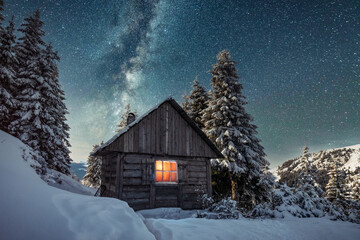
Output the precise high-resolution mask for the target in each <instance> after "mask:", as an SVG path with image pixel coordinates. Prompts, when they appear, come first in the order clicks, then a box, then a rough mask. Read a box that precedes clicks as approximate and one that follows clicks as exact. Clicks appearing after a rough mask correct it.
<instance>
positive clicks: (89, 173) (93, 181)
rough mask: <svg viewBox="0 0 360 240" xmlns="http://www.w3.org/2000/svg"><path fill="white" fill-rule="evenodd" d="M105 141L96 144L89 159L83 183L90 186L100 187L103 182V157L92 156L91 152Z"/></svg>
mask: <svg viewBox="0 0 360 240" xmlns="http://www.w3.org/2000/svg"><path fill="white" fill-rule="evenodd" d="M103 144H104V143H103V142H101V143H100V145H98V144H95V145H94V146H93V149H92V151H91V152H90V155H89V157H88V160H87V164H88V167H87V170H86V174H85V176H84V179H83V184H84V185H85V186H88V187H94V188H99V187H100V184H101V157H99V156H91V154H92V153H93V152H94V151H95V150H96V149H97V148H99V147H100V146H101V145H103Z"/></svg>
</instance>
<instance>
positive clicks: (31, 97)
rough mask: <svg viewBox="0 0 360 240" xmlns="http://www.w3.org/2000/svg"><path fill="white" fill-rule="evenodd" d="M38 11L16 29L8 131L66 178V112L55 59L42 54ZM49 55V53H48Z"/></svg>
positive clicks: (45, 53)
mask: <svg viewBox="0 0 360 240" xmlns="http://www.w3.org/2000/svg"><path fill="white" fill-rule="evenodd" d="M42 25H43V22H42V21H41V20H40V11H39V10H37V11H36V12H35V13H34V15H33V16H30V17H28V18H25V23H23V24H22V25H21V26H22V28H20V29H19V31H20V32H22V33H23V34H24V35H23V37H21V38H20V39H19V40H20V42H18V43H17V44H16V46H15V48H16V54H17V58H18V67H17V81H16V96H15V98H16V100H17V101H18V103H19V104H18V107H17V108H16V110H15V111H14V120H13V121H12V123H11V124H10V128H11V131H13V133H14V135H15V136H17V137H18V138H19V139H20V140H21V141H23V142H24V143H26V144H27V145H29V146H30V147H32V148H33V149H34V151H35V152H36V153H37V154H39V155H40V156H42V157H43V158H44V159H45V161H46V162H47V164H46V165H47V167H49V168H52V169H55V170H57V171H60V172H62V173H65V174H70V171H69V168H70V167H69V163H70V158H69V150H68V149H67V146H69V144H68V141H67V138H68V137H69V135H68V133H67V131H68V130H69V127H68V126H67V125H66V124H65V123H64V121H65V113H66V108H65V105H64V104H63V102H62V101H63V100H64V99H63V92H62V91H61V89H60V87H59V88H56V87H55V88H54V86H56V85H57V84H58V82H57V81H58V80H57V77H58V75H57V74H58V73H57V68H56V63H55V62H56V60H58V59H57V56H55V55H54V54H53V53H51V48H47V49H46V50H44V46H45V43H44V41H43V40H42V36H44V32H43V30H42V29H41V28H42ZM49 51H50V52H49Z"/></svg>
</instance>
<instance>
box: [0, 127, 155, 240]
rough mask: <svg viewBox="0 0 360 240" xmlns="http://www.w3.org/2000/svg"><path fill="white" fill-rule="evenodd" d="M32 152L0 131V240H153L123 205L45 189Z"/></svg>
mask: <svg viewBox="0 0 360 240" xmlns="http://www.w3.org/2000/svg"><path fill="white" fill-rule="evenodd" d="M31 152H32V151H31V149H30V148H29V147H27V146H26V145H24V144H23V143H22V142H21V141H20V140H18V139H16V138H14V137H12V136H10V135H8V134H6V133H4V132H3V131H0V191H1V197H0V213H1V214H0V239H7V240H10V239H61V240H63V239H67V240H70V239H87V240H91V239H144V240H145V239H155V238H154V236H153V235H152V234H151V233H150V232H149V231H148V229H147V228H146V226H145V225H144V223H143V221H142V220H141V219H140V218H139V217H138V215H137V214H136V213H135V212H134V211H133V210H132V209H131V208H130V207H129V206H128V205H127V203H125V202H123V201H119V200H116V199H111V198H96V197H91V196H85V195H80V194H76V193H70V192H67V191H64V190H61V189H58V188H54V187H51V186H49V185H47V184H46V183H45V182H44V181H43V180H41V179H40V177H39V176H38V175H37V174H36V173H35V171H34V169H33V168H31V167H30V165H34V164H35V165H36V161H34V160H33V158H32V156H33V155H31ZM25 160H26V161H25Z"/></svg>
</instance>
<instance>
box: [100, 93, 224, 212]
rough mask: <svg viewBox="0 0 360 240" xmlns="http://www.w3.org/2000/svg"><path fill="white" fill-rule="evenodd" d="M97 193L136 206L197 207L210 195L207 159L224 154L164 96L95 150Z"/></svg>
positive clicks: (140, 207) (143, 207) (141, 207)
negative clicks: (98, 160)
mask: <svg viewBox="0 0 360 240" xmlns="http://www.w3.org/2000/svg"><path fill="white" fill-rule="evenodd" d="M93 155H96V156H102V167H101V190H102V191H101V196H103V197H114V198H118V199H121V200H123V201H126V202H127V203H128V204H129V205H130V206H131V207H132V208H134V209H135V210H139V209H147V208H158V207H181V208H183V209H196V208H201V197H202V196H203V195H204V194H207V195H208V196H211V193H212V190H211V166H210V159H211V158H223V155H222V154H221V153H220V152H219V150H218V149H217V148H216V147H215V145H214V144H213V143H212V142H211V141H210V140H209V139H208V138H207V136H206V135H205V134H204V133H203V132H202V131H201V130H200V129H199V128H198V127H197V126H196V124H195V123H194V122H193V121H192V120H191V119H190V118H189V116H188V115H187V114H186V113H185V111H184V110H183V109H182V108H181V107H180V106H179V104H177V102H176V101H175V100H174V99H172V98H169V99H167V100H165V101H163V102H162V103H160V104H159V105H158V106H156V107H155V108H153V109H152V110H150V111H149V112H148V113H146V114H144V115H143V116H142V117H140V118H138V119H136V120H135V121H133V122H132V123H130V124H129V125H128V126H127V127H126V128H125V129H123V130H122V131H121V132H119V133H118V134H116V135H115V136H114V137H113V138H112V139H110V140H109V141H108V142H106V143H105V144H104V145H102V146H101V147H100V148H99V149H97V150H96V151H95V152H94V153H93Z"/></svg>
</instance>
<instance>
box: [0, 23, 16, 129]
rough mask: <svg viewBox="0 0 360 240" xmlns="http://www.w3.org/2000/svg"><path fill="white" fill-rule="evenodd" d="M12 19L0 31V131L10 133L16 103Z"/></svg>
mask: <svg viewBox="0 0 360 240" xmlns="http://www.w3.org/2000/svg"><path fill="white" fill-rule="evenodd" d="M14 26H15V25H14V17H13V18H12V19H11V20H10V22H9V25H8V26H7V27H6V28H5V29H1V30H0V130H3V131H5V132H8V133H10V134H11V133H12V132H11V131H10V130H9V125H10V122H11V120H12V114H13V111H14V109H15V108H16V105H17V102H16V100H15V98H14V93H15V86H16V82H15V81H16V72H15V66H16V64H17V63H18V62H17V58H16V55H15V47H14V46H15V40H16V39H15V35H14Z"/></svg>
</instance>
